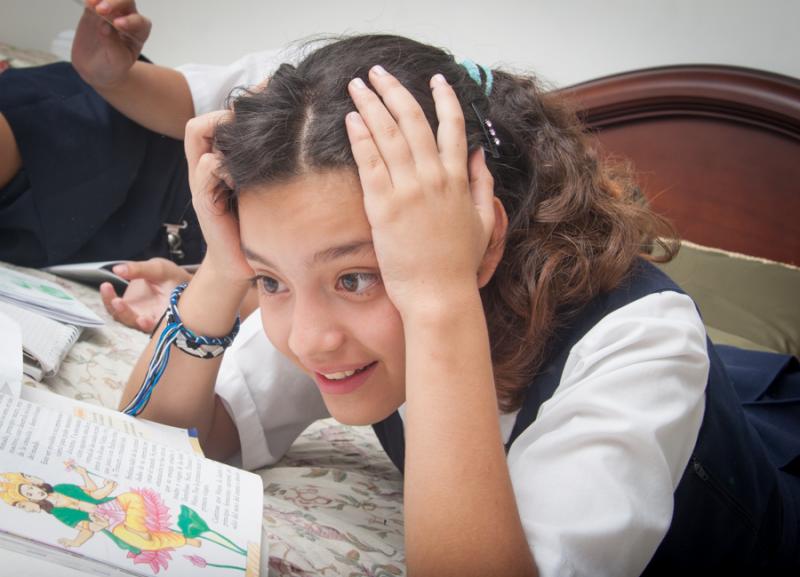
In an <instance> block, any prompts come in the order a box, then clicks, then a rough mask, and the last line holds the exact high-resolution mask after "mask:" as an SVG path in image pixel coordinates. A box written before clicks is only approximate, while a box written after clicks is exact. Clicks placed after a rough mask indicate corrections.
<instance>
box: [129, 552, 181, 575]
mask: <svg viewBox="0 0 800 577" xmlns="http://www.w3.org/2000/svg"><path fill="white" fill-rule="evenodd" d="M169 551H172V549H161V550H159V551H142V552H141V553H139V554H138V555H134V554H133V553H131V552H128V557H129V558H131V559H133V563H134V564H138V563H141V564H145V565H150V569H152V571H153V573H155V574H158V572H159V570H161V569H167V567H168V564H167V561H170V560H172V557H171V556H170V554H169Z"/></svg>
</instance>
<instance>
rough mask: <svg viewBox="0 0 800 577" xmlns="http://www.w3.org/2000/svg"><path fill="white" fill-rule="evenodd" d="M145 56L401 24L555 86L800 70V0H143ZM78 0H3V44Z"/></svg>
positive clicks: (32, 33) (171, 58) (208, 51)
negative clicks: (680, 70) (703, 71)
mask: <svg viewBox="0 0 800 577" xmlns="http://www.w3.org/2000/svg"><path fill="white" fill-rule="evenodd" d="M137 5H138V6H139V9H140V11H141V12H142V13H144V14H145V15H147V16H149V17H150V18H151V19H152V20H153V22H154V26H153V33H152V35H151V38H150V41H149V42H148V45H147V49H146V54H147V55H148V56H150V58H152V59H153V60H155V61H157V62H159V63H162V64H167V65H178V64H182V63H185V62H208V63H226V62H229V61H231V60H233V59H235V58H236V57H238V56H239V55H241V54H243V53H245V52H249V51H256V50H264V49H268V48H277V47H280V46H282V45H284V44H285V43H287V42H290V41H293V40H297V39H299V38H303V37H308V36H309V35H313V34H316V33H353V32H371V31H380V32H393V33H400V34H405V35H409V36H413V37H415V38H418V39H420V40H423V41H427V42H431V43H434V44H438V45H441V46H445V47H448V48H450V49H451V50H453V51H454V52H455V53H456V54H457V55H459V56H461V57H469V58H472V59H473V60H476V61H478V62H481V63H482V64H492V65H498V64H504V65H507V66H511V67H512V68H517V69H530V70H534V71H535V72H537V73H539V74H540V75H541V76H542V77H544V78H546V79H548V80H550V81H552V82H553V83H554V84H557V85H565V84H571V83H574V82H579V81H582V80H588V79H590V78H594V77H597V76H602V75H605V74H610V73H613V72H618V71H622V70H630V69H634V68H641V67H646V66H654V65H661V64H673V63H699V62H713V63H724V64H736V65H740V66H749V67H754V68H762V69H766V70H772V71H775V72H780V73H783V74H787V75H790V76H795V77H800V57H798V56H800V34H799V33H798V29H800V1H798V0H761V1H758V0H550V1H546V0H528V1H524V0H480V1H479V0H459V1H454V0H438V1H437V0H306V1H291V0H290V1H288V2H287V1H283V2H278V1H267V0H227V1H223V0H139V1H138V2H137ZM80 10H81V8H80V7H79V6H78V5H76V3H75V1H74V0H0V42H8V43H12V44H15V45H18V46H22V47H27V48H37V49H47V48H49V46H50V41H51V39H52V38H53V36H54V35H55V34H56V33H57V32H59V31H61V30H64V29H69V28H73V27H74V26H75V23H76V22H77V19H78V17H79V15H80Z"/></svg>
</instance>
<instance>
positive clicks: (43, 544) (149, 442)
mask: <svg viewBox="0 0 800 577" xmlns="http://www.w3.org/2000/svg"><path fill="white" fill-rule="evenodd" d="M6 374H8V373H7V372H6ZM198 449H199V446H198V444H197V442H196V439H195V438H194V437H193V436H192V435H191V434H188V433H187V431H185V430H183V429H175V428H173V427H166V426H164V425H159V424H156V423H151V422H148V421H145V420H143V419H136V418H133V417H129V416H127V415H123V414H121V413H117V412H115V411H111V410H109V409H105V408H103V407H99V406H95V405H89V404H86V403H82V402H79V401H74V400H71V399H68V398H66V397H62V396H59V395H55V394H53V393H50V392H48V391H44V390H41V389H33V388H31V387H28V386H20V387H18V390H14V387H13V386H11V383H9V382H8V379H7V378H6V379H3V378H2V371H0V498H2V501H3V502H2V503H0V511H1V512H0V548H3V549H6V550H7V551H10V552H9V553H8V558H9V563H12V564H13V563H14V559H17V558H19V557H20V556H30V557H32V558H35V559H36V561H35V562H36V563H38V564H41V563H47V562H51V563H53V565H52V569H53V570H52V573H49V574H52V575H58V574H61V573H63V571H62V568H68V569H72V570H75V571H77V572H80V573H81V574H84V573H91V574H95V575H155V574H158V575H183V576H189V575H192V576H194V575H205V574H208V575H241V576H244V577H249V576H257V575H258V572H259V560H260V544H261V516H262V508H263V488H262V483H261V478H260V477H259V476H258V475H255V474H253V473H249V472H247V471H243V470H240V469H236V468H234V467H230V466H227V465H224V464H221V463H217V462H215V461H211V460H208V459H205V458H203V457H202V455H200V454H198ZM0 553H2V552H1V551H0ZM1 557H2V555H0V558H1ZM5 567H6V568H8V567H7V566H5Z"/></svg>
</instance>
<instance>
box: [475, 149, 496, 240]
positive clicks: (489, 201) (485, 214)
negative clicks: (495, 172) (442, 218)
mask: <svg viewBox="0 0 800 577" xmlns="http://www.w3.org/2000/svg"><path fill="white" fill-rule="evenodd" d="M469 190H470V194H471V195H472V202H473V203H474V204H475V209H476V210H477V211H478V217H479V218H480V220H481V227H482V229H483V234H484V238H485V240H486V242H488V240H489V237H490V236H491V234H492V231H493V230H494V226H495V206H494V199H495V196H494V178H492V173H491V172H489V167H488V166H486V155H485V153H484V151H483V149H482V148H479V149H478V150H475V151H474V152H472V153H471V154H470V155H469Z"/></svg>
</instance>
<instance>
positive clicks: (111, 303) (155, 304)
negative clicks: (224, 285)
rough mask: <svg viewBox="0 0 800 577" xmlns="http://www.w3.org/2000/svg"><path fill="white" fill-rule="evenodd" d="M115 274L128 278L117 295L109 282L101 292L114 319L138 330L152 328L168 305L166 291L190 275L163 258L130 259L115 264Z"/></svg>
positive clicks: (102, 286) (168, 291)
mask: <svg viewBox="0 0 800 577" xmlns="http://www.w3.org/2000/svg"><path fill="white" fill-rule="evenodd" d="M114 274H116V275H118V276H121V277H122V278H124V279H127V280H128V281H129V284H128V288H127V289H125V292H124V293H123V294H122V295H118V294H117V292H116V291H115V290H114V287H113V286H112V285H111V283H103V284H102V285H100V296H101V298H102V299H103V304H104V305H105V307H106V310H107V311H108V313H109V314H110V315H111V316H112V317H114V320H116V321H118V322H121V323H122V324H124V325H126V326H129V327H131V328H135V329H139V330H140V331H144V332H150V331H152V330H153V329H154V328H155V326H156V323H157V322H158V319H159V318H160V317H161V315H162V314H163V312H164V311H165V310H166V308H167V303H168V302H169V295H170V292H171V291H172V289H173V288H175V287H176V286H177V285H178V284H180V283H182V282H184V281H188V280H189V279H190V278H192V275H191V274H190V273H189V272H187V271H186V270H184V269H183V268H181V267H179V266H178V265H177V264H175V263H174V262H172V261H170V260H167V259H164V258H151V259H150V260H145V261H130V262H127V263H125V264H122V265H117V266H115V267H114Z"/></svg>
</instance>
